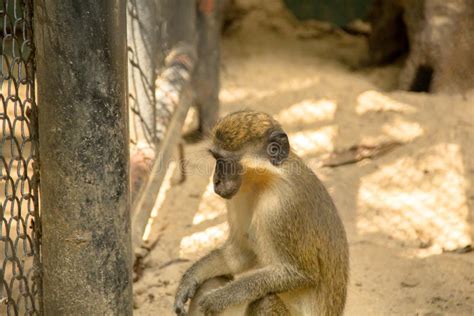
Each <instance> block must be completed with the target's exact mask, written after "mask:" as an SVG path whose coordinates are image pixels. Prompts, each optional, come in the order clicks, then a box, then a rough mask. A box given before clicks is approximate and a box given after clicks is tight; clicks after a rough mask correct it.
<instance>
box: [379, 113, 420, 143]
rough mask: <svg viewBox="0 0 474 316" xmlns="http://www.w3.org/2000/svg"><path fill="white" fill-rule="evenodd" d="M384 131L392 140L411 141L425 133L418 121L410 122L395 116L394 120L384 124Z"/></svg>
mask: <svg viewBox="0 0 474 316" xmlns="http://www.w3.org/2000/svg"><path fill="white" fill-rule="evenodd" d="M383 131H384V133H385V134H387V135H389V136H390V138H391V139H392V140H397V141H399V142H410V141H412V140H414V139H415V138H417V137H420V136H421V135H423V128H422V127H421V125H420V124H418V123H416V122H408V121H405V120H404V119H402V118H399V117H397V118H395V120H393V121H392V122H390V123H388V124H384V126H383Z"/></svg>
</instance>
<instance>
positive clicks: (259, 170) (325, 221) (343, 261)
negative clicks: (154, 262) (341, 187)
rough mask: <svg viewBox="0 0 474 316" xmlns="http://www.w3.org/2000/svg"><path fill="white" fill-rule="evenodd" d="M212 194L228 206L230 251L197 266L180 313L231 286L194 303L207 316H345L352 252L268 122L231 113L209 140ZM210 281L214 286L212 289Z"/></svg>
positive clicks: (318, 188) (332, 210) (327, 202)
mask: <svg viewBox="0 0 474 316" xmlns="http://www.w3.org/2000/svg"><path fill="white" fill-rule="evenodd" d="M209 151H210V153H211V154H212V155H213V157H214V158H215V159H216V167H215V171H214V177H213V182H214V191H215V192H216V193H217V194H218V195H220V196H221V197H223V198H225V199H227V216H228V222H229V226H230V232H229V237H228V239H227V241H226V242H225V244H224V245H223V246H222V247H220V248H218V249H215V250H213V251H212V252H211V253H209V254H208V255H206V256H205V257H203V258H201V259H200V260H198V261H197V262H196V263H194V264H193V265H192V266H191V267H190V268H189V269H188V270H187V271H186V272H185V273H184V275H183V278H182V279H181V282H180V284H179V286H178V289H177V293H176V299H175V305H174V310H175V312H176V313H177V314H178V315H185V314H186V312H185V304H186V302H187V301H188V300H189V299H191V300H192V299H193V297H194V296H195V294H196V291H197V290H198V288H199V287H200V286H201V285H203V283H205V282H206V281H209V280H211V279H215V278H221V279H222V277H227V278H229V280H230V281H227V282H220V284H219V285H221V286H220V287H218V288H216V289H213V290H208V291H207V292H204V293H203V294H202V297H201V298H199V300H198V302H197V303H198V305H199V308H200V309H201V311H202V312H203V313H204V314H205V315H213V314H219V313H222V315H226V310H227V309H228V308H229V307H233V306H238V305H244V306H246V309H245V310H246V311H245V314H246V315H328V316H336V315H342V313H343V310H344V305H345V302H346V293H347V283H348V273H349V251H348V244H347V239H346V233H345V231H344V227H343V224H342V222H341V220H340V218H339V216H338V214H337V211H336V207H335V205H334V203H333V201H332V199H331V197H330V196H329V193H328V192H327V190H326V188H325V187H324V185H323V184H322V183H321V181H320V180H319V179H318V178H317V177H316V175H315V174H314V173H313V172H312V171H311V169H310V168H308V167H307V166H306V165H305V164H304V162H303V161H302V159H301V158H300V157H298V156H297V155H296V154H295V153H294V152H292V150H291V148H290V144H289V141H288V136H287V135H286V133H285V132H284V131H283V129H282V127H281V125H280V124H279V123H278V122H277V121H276V120H275V119H273V118H272V117H271V116H270V115H268V114H265V113H260V112H254V111H247V110H246V111H239V112H235V113H232V114H230V115H228V116H226V117H224V118H222V119H221V120H220V121H218V122H217V124H216V126H215V127H214V129H213V130H212V145H211V147H210V149H209ZM211 281H212V280H211Z"/></svg>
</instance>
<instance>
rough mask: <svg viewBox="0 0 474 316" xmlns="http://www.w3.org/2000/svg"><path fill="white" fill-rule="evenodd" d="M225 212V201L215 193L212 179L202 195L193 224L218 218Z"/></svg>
mask: <svg viewBox="0 0 474 316" xmlns="http://www.w3.org/2000/svg"><path fill="white" fill-rule="evenodd" d="M225 213H226V209H225V202H224V200H223V199H222V198H220V197H219V196H218V195H217V194H215V193H214V185H213V184H212V181H210V182H209V184H208V185H207V188H206V191H205V192H204V194H203V196H202V200H201V203H200V204H199V208H198V211H197V212H196V214H195V215H194V218H193V225H198V224H200V223H202V222H205V221H210V220H213V219H216V218H218V217H219V216H222V215H224V214H225Z"/></svg>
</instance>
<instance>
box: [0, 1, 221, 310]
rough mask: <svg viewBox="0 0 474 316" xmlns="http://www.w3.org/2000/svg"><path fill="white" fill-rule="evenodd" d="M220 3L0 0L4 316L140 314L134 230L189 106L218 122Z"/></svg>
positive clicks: (203, 122) (204, 123)
mask: <svg viewBox="0 0 474 316" xmlns="http://www.w3.org/2000/svg"><path fill="white" fill-rule="evenodd" d="M222 2H223V1H219V0H218V1H214V0H199V1H189V0H179V1H175V0H144V1H138V0H128V1H126V0H122V1H116V0H104V1H100V2H96V1H93V0H85V1H81V2H75V1H61V2H57V1H54V0H43V1H37V2H33V1H32V0H0V22H1V30H0V33H1V40H0V43H1V44H0V45H1V46H0V51H1V56H2V66H1V67H2V68H1V74H0V83H1V94H0V99H1V110H0V129H1V135H0V137H1V144H0V145H1V147H0V150H1V151H0V158H1V164H0V168H1V169H0V187H1V188H2V189H3V190H0V214H1V218H2V222H1V225H0V259H1V260H0V261H1V266H0V268H1V270H0V274H1V281H2V284H1V286H0V314H1V315H4V314H6V315H20V314H22V315H23V314H28V315H32V314H38V315H41V314H51V315H56V314H58V313H59V314H71V313H80V314H81V313H82V314H88V315H89V314H90V315H92V314H107V313H113V314H115V313H124V314H130V313H131V307H132V300H131V261H130V258H131V255H130V250H131V244H130V236H131V234H130V227H131V228H132V236H133V246H134V247H137V246H139V245H140V243H141V241H142V235H143V231H144V229H145V225H146V223H147V221H148V217H149V215H150V212H151V210H152V208H153V205H154V202H155V200H156V196H157V195H158V191H159V188H160V185H161V182H162V180H163V177H164V175H165V172H166V165H167V163H168V161H169V160H170V159H171V155H172V153H173V149H174V148H175V146H176V144H178V143H179V140H180V138H181V130H182V126H183V124H184V119H185V117H186V114H187V112H188V109H189V107H190V106H191V105H192V104H193V103H195V104H196V105H197V106H198V112H199V113H200V114H201V115H200V124H199V129H200V130H199V131H200V132H204V130H205V129H207V128H209V126H210V125H212V123H213V121H214V120H215V119H216V117H217V93H218V91H217V90H218V68H217V65H218V58H219V50H218V40H217V38H218V35H219V23H217V12H219V10H220V6H221V5H222ZM33 12H34V19H33ZM33 22H34V23H33ZM33 29H34V32H33ZM33 35H34V38H33ZM33 43H35V44H36V47H35V48H34V44H33ZM127 48H128V49H127ZM127 65H128V73H127ZM195 68H196V69H197V71H194V69H195ZM210 68H212V69H210ZM214 68H215V69H214ZM127 81H128V88H129V89H127ZM35 85H37V86H38V87H37V92H35V91H36V89H35V88H36V87H35ZM127 90H128V91H129V94H127ZM35 93H37V95H38V103H39V104H40V106H39V108H40V110H39V111H38V110H37V106H36V97H35ZM127 97H128V111H127V107H126V105H127ZM193 100H196V101H195V102H193ZM127 112H129V113H127ZM40 156H41V161H42V163H41V164H39V157H40ZM129 157H131V159H130V161H131V163H130V164H129V159H128V158H129ZM129 169H130V170H131V179H132V182H131V185H130V186H131V188H132V195H131V196H132V197H133V201H132V202H133V205H132V208H131V209H132V214H130V213H129V212H130V204H131V203H130V195H129V181H128V179H129ZM40 173H41V201H40V199H39V179H40V177H39V174H40ZM40 202H41V206H42V210H46V211H43V212H42V213H41V220H42V225H40ZM130 220H131V221H130ZM130 222H131V223H130ZM40 238H41V243H40ZM40 244H41V255H40ZM43 293H44V295H43ZM43 306H44V308H43Z"/></svg>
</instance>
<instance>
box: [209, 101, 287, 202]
mask: <svg viewBox="0 0 474 316" xmlns="http://www.w3.org/2000/svg"><path fill="white" fill-rule="evenodd" d="M209 152H210V153H211V154H212V156H213V157H214V158H215V159H216V167H215V170H214V178H213V181H214V191H215V192H216V193H217V194H218V195H220V196H221V197H223V198H226V199H230V198H232V197H233V196H234V195H235V194H236V193H237V192H238V191H239V189H240V186H241V184H242V177H243V176H244V175H245V174H246V173H248V172H249V169H251V170H260V171H263V172H265V170H267V171H268V169H272V170H273V171H275V170H277V168H278V167H279V166H280V165H281V164H283V163H284V162H285V160H286V159H287V158H288V155H289V153H290V144H289V141H288V136H287V135H286V133H285V132H284V131H283V129H282V128H281V126H280V124H279V123H278V122H277V121H276V120H275V119H273V118H272V117H271V116H270V115H268V114H266V113H262V112H254V111H248V110H245V111H239V112H235V113H231V114H229V115H227V116H226V117H224V118H222V119H221V120H219V121H218V122H217V124H216V126H215V127H214V129H213V130H212V145H211V147H210V149H209Z"/></svg>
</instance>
